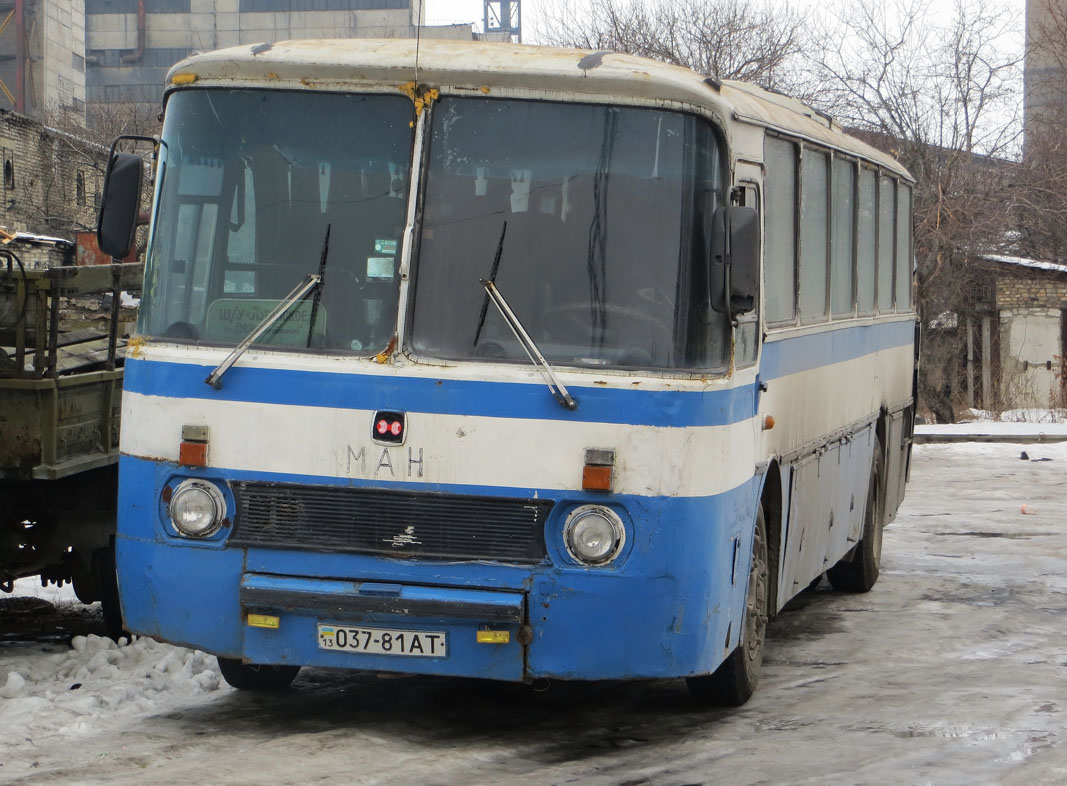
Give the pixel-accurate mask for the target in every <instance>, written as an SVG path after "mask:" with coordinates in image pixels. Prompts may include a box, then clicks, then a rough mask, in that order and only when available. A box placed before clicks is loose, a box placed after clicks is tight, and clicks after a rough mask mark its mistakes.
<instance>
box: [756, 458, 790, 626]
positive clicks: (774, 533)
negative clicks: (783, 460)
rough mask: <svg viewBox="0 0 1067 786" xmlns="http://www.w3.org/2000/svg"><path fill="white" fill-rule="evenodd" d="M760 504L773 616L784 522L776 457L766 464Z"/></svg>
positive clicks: (778, 467)
mask: <svg viewBox="0 0 1067 786" xmlns="http://www.w3.org/2000/svg"><path fill="white" fill-rule="evenodd" d="M760 505H762V506H763V519H764V524H765V525H766V527H767V562H768V565H767V567H768V578H769V584H770V586H769V587H768V588H767V590H768V591H767V604H768V609H767V612H768V614H770V615H771V616H772V617H773V616H774V615H775V613H777V609H778V576H779V569H780V567H781V565H780V561H781V553H782V530H783V528H784V523H785V507H784V495H783V493H782V472H781V466H780V465H779V463H778V460H777V459H772V460H771V461H770V463H769V465H768V466H767V474H766V475H765V476H764V481H763V489H762V490H761V491H760Z"/></svg>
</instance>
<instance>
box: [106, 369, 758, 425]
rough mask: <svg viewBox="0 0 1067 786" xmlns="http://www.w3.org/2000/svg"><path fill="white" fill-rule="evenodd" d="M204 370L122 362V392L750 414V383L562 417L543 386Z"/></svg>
mask: <svg viewBox="0 0 1067 786" xmlns="http://www.w3.org/2000/svg"><path fill="white" fill-rule="evenodd" d="M210 371H211V367H210V366H197V365H188V364H182V363H162V362H156V361H144V360H134V359H129V360H127V361H126V373H125V377H124V380H123V388H124V389H125V390H126V391H129V392H133V393H141V394H143V395H150V396H166V397H172V398H183V399H208V400H223V401H243V402H257V403H264V404H282V405H295V406H309V407H332V408H337V409H364V410H399V411H403V412H425V413H429V414H435V415H470V416H477V417H500V418H516V419H532V420H567V421H575V422H580V423H622V424H630V425H649V424H651V425H656V426H666V427H684V426H722V425H729V424H731V423H737V422H741V421H744V420H747V419H749V418H751V417H753V416H754V415H755V410H756V403H755V390H756V388H755V385H745V386H744V387H740V388H732V389H728V390H712V391H698V392H685V393H682V394H681V395H679V393H678V392H673V391H648V390H611V389H608V388H601V387H577V386H575V387H571V388H570V390H571V393H572V394H573V395H574V398H575V399H576V400H577V401H578V409H576V410H574V411H568V410H566V409H564V408H563V407H561V406H560V405H559V404H558V403H556V400H555V399H554V398H552V396H551V395H550V394H549V392H548V388H547V386H545V385H543V384H522V383H515V382H493V381H481V380H475V381H471V380H451V379H435V378H433V377H414V376H412V377H380V376H371V375H362V374H333V373H329V372H319V371H293V370H289V369H264V368H252V367H247V366H235V367H234V368H231V369H230V370H229V371H228V372H227V373H226V376H225V377H224V378H223V380H222V388H221V390H215V389H213V388H212V387H210V386H209V385H207V384H206V383H205V382H204V379H205V378H206V377H207V375H208V373H209V372H210ZM683 384H685V383H683Z"/></svg>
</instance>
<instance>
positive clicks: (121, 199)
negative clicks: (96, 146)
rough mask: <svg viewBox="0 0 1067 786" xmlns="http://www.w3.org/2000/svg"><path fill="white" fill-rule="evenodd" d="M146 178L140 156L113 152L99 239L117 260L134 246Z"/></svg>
mask: <svg viewBox="0 0 1067 786" xmlns="http://www.w3.org/2000/svg"><path fill="white" fill-rule="evenodd" d="M143 177H144V161H143V160H142V159H141V157H140V156H137V155H134V154H133V153H116V152H114V151H112V153H111V158H110V160H109V161H108V164H107V173H106V174H105V175H104V193H103V195H102V197H101V199H100V213H99V215H98V216H97V224H96V242H97V244H98V245H99V246H100V250H101V251H103V252H104V253H105V254H108V255H109V256H112V257H115V258H117V259H122V258H123V257H125V256H126V255H127V254H129V253H130V249H132V248H133V233H134V230H136V229H137V214H138V212H139V211H140V209H141V182H142V178H143Z"/></svg>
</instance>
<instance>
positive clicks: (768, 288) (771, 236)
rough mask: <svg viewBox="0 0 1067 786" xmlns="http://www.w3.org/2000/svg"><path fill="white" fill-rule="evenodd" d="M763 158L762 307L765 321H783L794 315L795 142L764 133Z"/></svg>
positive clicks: (795, 251) (795, 245)
mask: <svg viewBox="0 0 1067 786" xmlns="http://www.w3.org/2000/svg"><path fill="white" fill-rule="evenodd" d="M763 158H764V162H765V165H766V170H767V174H766V176H765V178H764V182H763V190H764V193H763V199H764V202H765V203H766V209H765V211H764V232H763V236H764V249H763V260H764V273H763V281H764V284H763V285H764V294H763V297H764V307H765V308H766V312H767V321H768V322H785V321H791V320H793V319H794V318H795V317H796V284H797V270H796V253H797V238H796V219H797V148H796V145H794V144H793V143H792V142H788V141H786V140H784V139H778V138H777V137H767V139H766V142H765V146H764V156H763Z"/></svg>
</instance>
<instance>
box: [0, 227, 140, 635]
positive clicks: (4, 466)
mask: <svg viewBox="0 0 1067 786" xmlns="http://www.w3.org/2000/svg"><path fill="white" fill-rule="evenodd" d="M68 258H69V259H71V260H72V259H73V254H70V255H68ZM142 275H143V265H140V264H129V263H126V264H110V265H90V266H77V265H69V264H65V265H61V266H52V267H47V268H44V269H31V268H30V266H29V264H23V262H22V260H21V259H20V258H19V256H18V255H17V254H16V253H15V252H14V251H12V250H9V249H8V248H6V247H4V246H0V590H3V591H5V592H11V591H12V590H13V588H14V582H15V579H18V578H22V577H25V576H38V575H39V576H40V577H41V581H42V583H45V584H47V583H56V584H63V583H66V582H70V583H72V584H73V587H74V592H75V594H77V596H78V598H79V599H80V600H82V601H83V602H85V603H92V602H94V601H98V600H99V601H102V605H103V610H104V618H105V621H106V623H107V627H108V631H109V632H110V633H112V634H117V633H118V632H120V631H121V630H122V620H121V614H120V611H119V608H118V595H117V587H116V584H115V569H114V533H115V511H116V499H117V495H118V483H117V462H118V452H119V412H120V400H121V396H122V366H123V361H124V358H125V344H126V342H125V339H123V338H122V334H123V332H124V331H125V327H126V326H125V323H124V322H123V320H122V319H121V318H120V316H121V307H120V302H121V293H122V292H123V291H128V290H134V291H136V290H139V289H140V287H141V279H142ZM108 293H110V302H108V300H109V299H108V297H107V295H108ZM101 312H102V313H101ZM89 317H91V318H89Z"/></svg>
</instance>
